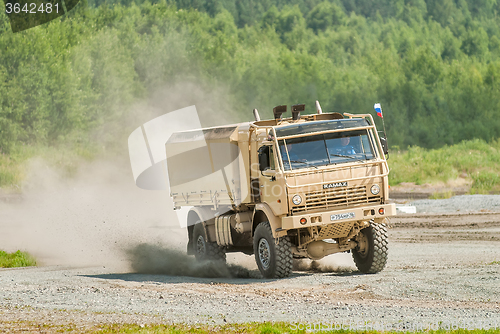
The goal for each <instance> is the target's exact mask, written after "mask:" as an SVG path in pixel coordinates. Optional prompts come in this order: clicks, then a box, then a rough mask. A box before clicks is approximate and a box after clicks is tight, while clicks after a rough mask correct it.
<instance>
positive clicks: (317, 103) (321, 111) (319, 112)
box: [316, 100, 323, 115]
mask: <svg viewBox="0 0 500 334" xmlns="http://www.w3.org/2000/svg"><path fill="white" fill-rule="evenodd" d="M316 112H317V113H318V115H321V114H322V113H323V110H321V105H320V104H319V101H318V100H316Z"/></svg>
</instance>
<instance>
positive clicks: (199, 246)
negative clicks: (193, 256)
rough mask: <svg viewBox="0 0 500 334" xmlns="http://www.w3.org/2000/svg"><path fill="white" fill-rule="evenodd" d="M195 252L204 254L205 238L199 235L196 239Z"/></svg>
mask: <svg viewBox="0 0 500 334" xmlns="http://www.w3.org/2000/svg"><path fill="white" fill-rule="evenodd" d="M196 252H197V253H198V254H200V255H203V254H205V239H203V236H201V235H200V236H198V239H196Z"/></svg>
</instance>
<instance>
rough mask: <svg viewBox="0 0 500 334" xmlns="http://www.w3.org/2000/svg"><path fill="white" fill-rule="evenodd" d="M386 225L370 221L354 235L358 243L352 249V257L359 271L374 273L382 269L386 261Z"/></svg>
mask: <svg viewBox="0 0 500 334" xmlns="http://www.w3.org/2000/svg"><path fill="white" fill-rule="evenodd" d="M387 239H388V238H387V226H386V225H385V224H375V223H372V224H371V225H370V226H369V227H367V228H364V229H362V230H361V231H360V232H359V234H358V235H357V236H356V241H357V242H358V245H357V246H356V248H354V249H353V250H352V257H353V259H354V263H356V267H358V269H359V271H361V272H363V273H365V274H375V273H378V272H379V271H382V269H384V267H385V264H386V262H387V243H388V242H387V241H388V240H387Z"/></svg>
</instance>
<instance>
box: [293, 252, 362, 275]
mask: <svg viewBox="0 0 500 334" xmlns="http://www.w3.org/2000/svg"><path fill="white" fill-rule="evenodd" d="M293 270H296V271H304V272H313V273H351V272H353V271H355V270H356V268H355V264H354V261H353V260H352V258H351V254H347V253H338V254H333V255H329V256H327V257H325V258H323V259H321V260H309V259H295V260H294V261H293Z"/></svg>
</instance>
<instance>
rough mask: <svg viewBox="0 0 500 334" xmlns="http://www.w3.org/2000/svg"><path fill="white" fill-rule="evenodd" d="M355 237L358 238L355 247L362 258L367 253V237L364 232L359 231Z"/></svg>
mask: <svg viewBox="0 0 500 334" xmlns="http://www.w3.org/2000/svg"><path fill="white" fill-rule="evenodd" d="M357 239H358V240H357V241H358V247H357V251H358V254H359V255H360V256H361V257H362V258H364V257H366V255H367V254H368V238H367V237H366V234H364V233H363V232H360V233H359V235H358V238H357Z"/></svg>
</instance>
